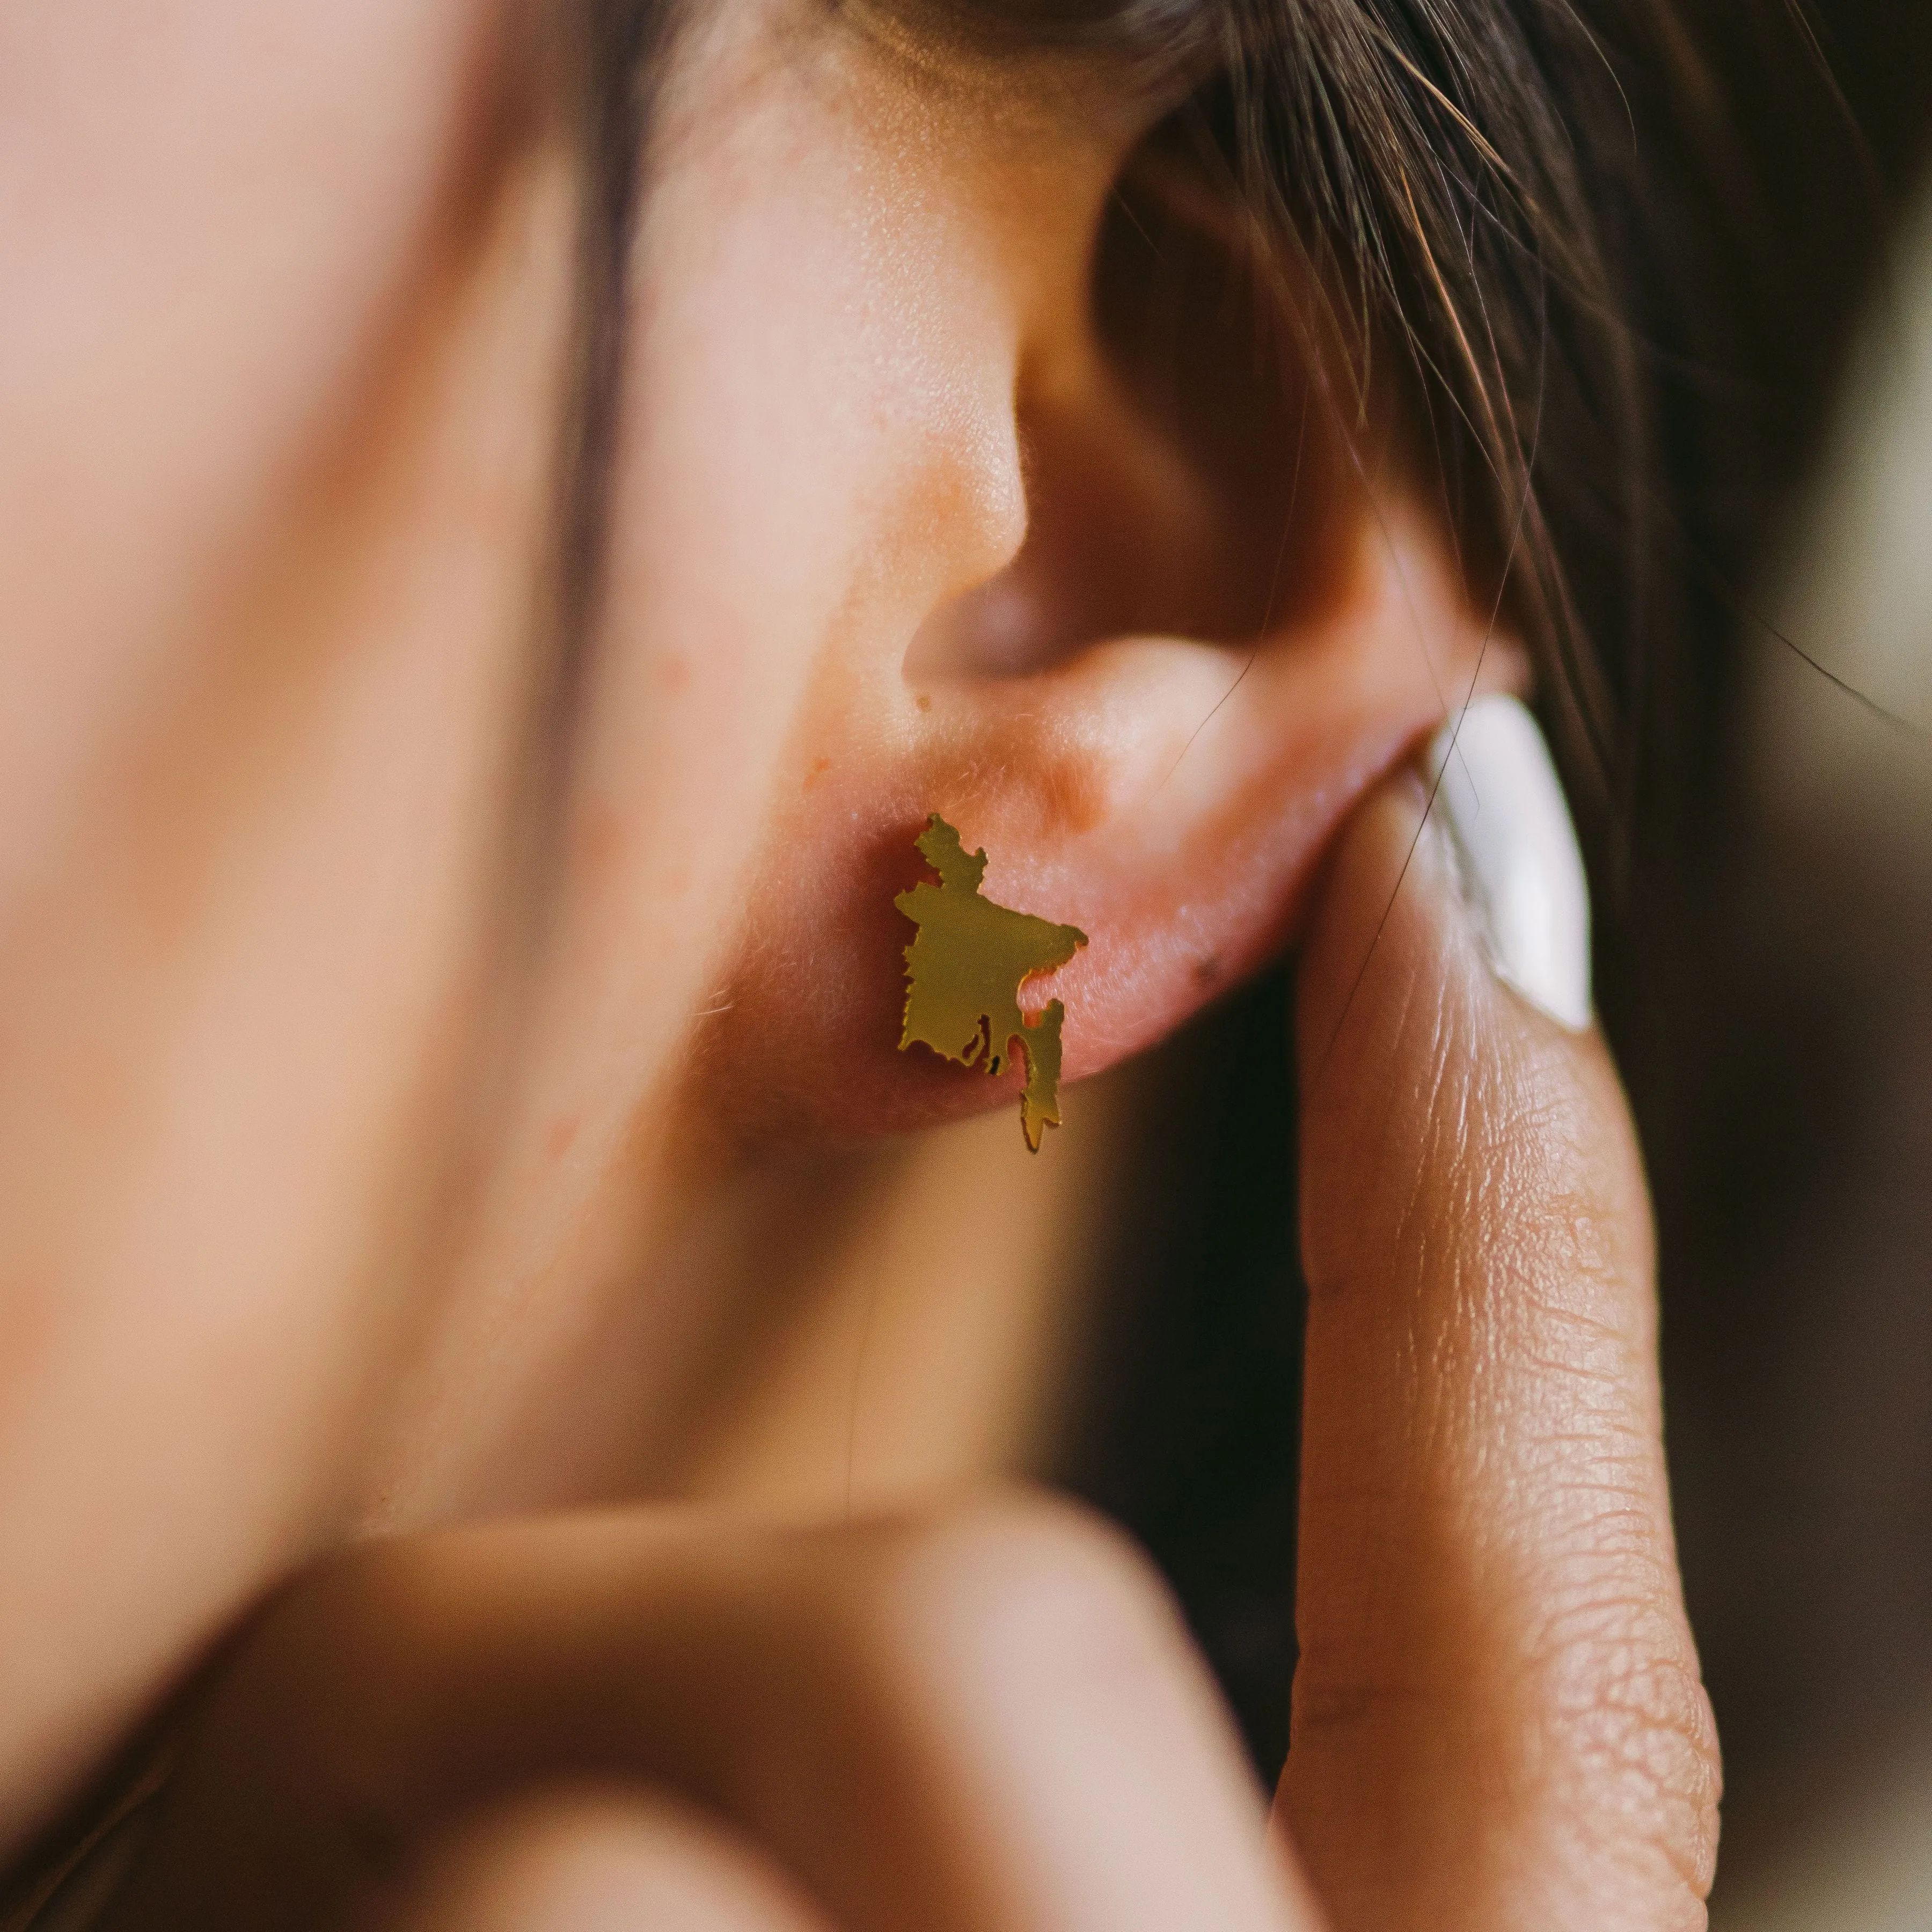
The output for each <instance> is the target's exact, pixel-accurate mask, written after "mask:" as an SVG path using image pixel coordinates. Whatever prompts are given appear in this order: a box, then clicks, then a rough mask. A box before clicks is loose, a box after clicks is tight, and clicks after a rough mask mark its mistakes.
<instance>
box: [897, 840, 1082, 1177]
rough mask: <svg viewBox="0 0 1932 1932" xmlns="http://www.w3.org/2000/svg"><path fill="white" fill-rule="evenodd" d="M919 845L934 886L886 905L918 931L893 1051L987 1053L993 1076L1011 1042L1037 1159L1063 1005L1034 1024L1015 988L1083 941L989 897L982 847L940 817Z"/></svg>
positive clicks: (1055, 1083)
mask: <svg viewBox="0 0 1932 1932" xmlns="http://www.w3.org/2000/svg"><path fill="white" fill-rule="evenodd" d="M916 842H917V844H918V847H919V854H920V856H922V858H923V859H925V860H926V863H927V864H928V865H930V866H932V869H933V870H934V871H935V872H937V873H938V874H939V883H938V885H936V886H935V885H934V884H933V883H932V882H931V881H930V880H922V881H921V882H920V883H919V884H918V885H916V886H913V889H911V891H910V892H901V893H900V894H899V895H898V897H897V898H895V899H894V900H893V901H892V903H893V904H894V905H895V906H897V907H898V909H899V910H900V911H901V912H902V913H904V914H905V916H906V917H907V919H910V920H911V921H912V922H913V925H915V926H917V927H918V928H919V930H918V932H916V933H914V934H913V938H912V944H910V945H909V946H908V947H907V948H906V950H905V961H906V1001H905V1017H904V1025H903V1026H902V1028H901V1031H900V1034H899V1050H900V1051H901V1052H904V1050H905V1049H906V1048H907V1047H909V1046H911V1045H912V1043H913V1041H914V1040H918V1041H919V1042H921V1043H923V1044H924V1045H926V1046H929V1047H931V1048H932V1050H933V1052H935V1053H938V1054H943V1055H944V1056H945V1057H946V1058H947V1059H948V1060H956V1061H958V1062H959V1064H960V1065H961V1066H962V1067H971V1066H972V1065H973V1064H974V1063H975V1062H976V1061H980V1060H981V1059H982V1058H983V1059H984V1063H985V1066H986V1071H987V1072H988V1073H989V1074H992V1075H993V1076H995V1077H997V1076H998V1075H999V1074H1001V1073H1003V1072H1004V1071H1005V1070H1006V1069H1007V1067H1009V1066H1010V1064H1012V1061H1013V1048H1014V1046H1015V1044H1016V1043H1017V1044H1018V1046H1019V1049H1020V1052H1021V1053H1022V1055H1024V1056H1025V1060H1026V1068H1027V1083H1026V1091H1025V1093H1023V1094H1022V1095H1021V1096H1020V1130H1021V1132H1022V1133H1024V1134H1025V1136H1026V1144H1027V1145H1028V1147H1029V1148H1031V1149H1032V1150H1033V1151H1034V1153H1035V1154H1037V1153H1039V1151H1040V1139H1041V1136H1043V1134H1044V1133H1046V1130H1047V1129H1048V1128H1049V1127H1058V1126H1059V1124H1060V1023H1061V1021H1062V1020H1064V1019H1065V1018H1066V1017H1067V1009H1066V1008H1065V1007H1064V1006H1063V1005H1062V1004H1061V1002H1060V1001H1058V1000H1054V1001H1050V1002H1049V1004H1048V1005H1047V1006H1046V1008H1045V1010H1043V1011H1042V1012H1041V1013H1037V1014H1036V1015H1035V1016H1034V1017H1033V1018H1031V1019H1028V1017H1027V1016H1026V1015H1025V1014H1024V1013H1022V1012H1021V1011H1020V999H1019V996H1020V989H1021V988H1022V986H1025V984H1026V983H1027V981H1028V980H1030V979H1031V978H1032V977H1034V974H1037V973H1051V972H1052V971H1053V970H1054V968H1055V967H1057V966H1064V965H1066V964H1067V961H1068V960H1070V959H1072V958H1073V956H1074V954H1075V953H1077V952H1079V950H1080V949H1081V947H1083V946H1085V944H1087V935H1085V933H1084V932H1082V931H1081V930H1080V929H1079V927H1078V926H1055V924H1053V922H1052V921H1051V920H1050V919H1036V918H1035V917H1034V916H1033V914H1032V913H1026V912H1015V911H1013V910H1012V909H1011V908H1010V907H1007V906H1003V905H995V904H994V903H993V901H992V900H991V899H989V898H986V897H985V896H984V895H983V894H982V892H980V880H982V879H983V878H984V877H986V848H985V847H983V846H982V847H980V850H978V851H977V852H972V853H969V852H968V851H967V850H966V849H965V847H964V846H963V845H962V844H961V843H960V842H959V833H958V832H956V831H954V830H953V827H952V826H950V825H949V824H947V822H946V821H945V820H944V819H943V818H941V817H940V815H939V814H938V812H936V811H935V813H934V814H932V817H929V819H928V820H926V829H925V830H924V831H923V832H921V833H920V834H919V838H918V840H917V841H916Z"/></svg>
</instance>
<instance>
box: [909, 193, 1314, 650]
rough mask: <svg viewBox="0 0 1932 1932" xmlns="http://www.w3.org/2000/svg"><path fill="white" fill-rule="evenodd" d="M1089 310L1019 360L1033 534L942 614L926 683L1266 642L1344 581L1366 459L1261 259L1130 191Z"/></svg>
mask: <svg viewBox="0 0 1932 1932" xmlns="http://www.w3.org/2000/svg"><path fill="white" fill-rule="evenodd" d="M1087 297H1088V299H1087V303H1086V310H1085V314H1084V315H1083V316H1082V317H1080V319H1079V326H1078V327H1077V328H1075V329H1070V330H1063V331H1058V332H1055V334H1054V335H1052V337H1051V338H1050V339H1049V341H1047V342H1046V344H1044V345H1043V347H1041V348H1040V350H1037V352H1036V353H1034V354H1032V355H1031V356H1029V357H1028V358H1027V359H1025V360H1023V361H1022V365H1021V368H1020V371H1019V380H1018V383H1017V386H1016V403H1015V407H1016V413H1017V416H1018V428H1019V438H1020V442H1021V446H1022V449H1023V450H1024V452H1025V475H1026V499H1027V516H1028V523H1027V535H1026V538H1025V542H1024V544H1022V547H1021V548H1020V550H1019V553H1018V554H1017V555H1016V556H1015V557H1014V558H1013V561H1012V562H1010V563H1009V564H1008V565H1006V566H1005V568H1003V569H1001V571H999V572H998V574H996V575H995V576H994V577H991V578H989V579H988V580H986V581H985V582H983V583H980V584H977V585H976V586H972V587H971V588H969V589H967V590H965V591H964V592H962V593H961V594H959V595H956V596H955V597H954V598H951V599H950V600H949V601H947V603H945V604H942V605H941V606H940V607H938V609H936V610H935V611H934V612H933V613H932V614H931V616H929V618H928V619H926V622H925V623H924V624H923V625H922V627H921V628H920V630H919V633H918V634H917V635H916V637H914V639H913V642H912V644H911V646H910V649H909V651H908V652H907V658H906V672H907V676H909V677H913V678H915V679H918V680H919V681H922V682H925V681H931V680H936V679H944V678H947V677H965V678H988V677H1013V676H1025V675H1027V674H1028V673H1034V672H1038V671H1042V670H1049V669H1052V668H1053V667H1055V666H1056V665H1058V664H1062V663H1064V662H1065V661H1067V660H1068V659H1070V658H1073V657H1074V656H1076V655H1078V654H1079V652H1081V651H1082V650H1083V649H1085V648H1086V647H1088V646H1090V645H1093V644H1096V643H1103V642H1106V641H1108V640H1112V639H1117V638H1122V637H1180V638H1185V639H1188V640H1193V641H1198V642H1201V643H1211V644H1221V645H1226V646H1235V647H1242V646H1253V645H1255V644H1256V643H1259V642H1260V641H1262V640H1263V639H1265V638H1266V637H1269V636H1271V635H1274V634H1277V633H1279V632H1280V631H1283V630H1286V629H1290V628H1294V627H1295V625H1297V624H1298V622H1305V621H1307V619H1309V618H1310V616H1312V615H1313V607H1314V605H1315V604H1316V603H1318V602H1319V600H1320V598H1322V595H1324V592H1325V586H1327V585H1328V584H1329V583H1331V581H1332V579H1333V577H1334V569H1333V559H1334V550H1335V547H1336V546H1335V544H1334V540H1333V539H1334V532H1335V529H1336V528H1337V517H1336V510H1337V499H1338V496H1340V494H1341V493H1342V491H1341V490H1340V488H1339V487H1338V486H1339V485H1340V484H1341V483H1342V482H1343V479H1344V478H1345V477H1346V473H1347V466H1346V460H1345V459H1344V455H1343V452H1342V450H1341V448H1340V441H1339V439H1338V437H1337V435H1336V434H1335V433H1334V429H1333V427H1332V425H1331V422H1330V421H1329V419H1328V414H1327V413H1326V410H1325V407H1324V405H1323V404H1322V400H1321V392H1320V390H1319V386H1318V385H1316V384H1314V383H1311V382H1310V381H1309V380H1307V371H1306V368H1305V367H1304V364H1303V362H1302V360H1301V357H1300V356H1299V355H1298V353H1297V351H1296V349H1295V341H1294V336H1293V332H1292V330H1291V329H1289V326H1288V322H1287V318H1286V317H1285V316H1283V314H1282V313H1281V311H1280V302H1279V300H1278V299H1275V298H1274V297H1271V296H1270V295H1269V294H1268V293H1266V292H1265V290H1264V287H1263V285H1262V278H1261V277H1260V276H1259V275H1257V274H1256V272H1255V270H1254V268H1253V264H1252V263H1247V262H1244V260H1241V257H1240V256H1239V254H1238V251H1237V250H1236V249H1235V248H1234V247H1233V246H1232V245H1230V244H1229V242H1228V241H1227V239H1226V238H1225V237H1224V236H1222V235H1219V234H1217V233H1213V232H1211V230H1209V229H1208V228H1207V227H1206V226H1204V225H1202V223H1199V222H1197V221H1192V220H1189V219H1188V218H1187V217H1185V216H1184V214H1181V213H1180V212H1178V211H1177V209H1176V208H1175V205H1174V204H1173V202H1172V199H1171V198H1169V197H1167V196H1163V195H1161V194H1160V193H1154V192H1152V191H1149V190H1145V189H1142V190H1133V189H1131V188H1124V189H1123V190H1122V191H1121V193H1118V194H1117V195H1115V196H1114V197H1113V198H1112V201H1111V202H1109V207H1108V211H1107V213H1106V217H1105V218H1104V220H1103V224H1102V227H1101V230H1100V235H1099V236H1098V238H1097V245H1096V247H1095V250H1094V260H1093V264H1092V269H1091V275H1090V278H1089V281H1088V289H1087Z"/></svg>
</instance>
